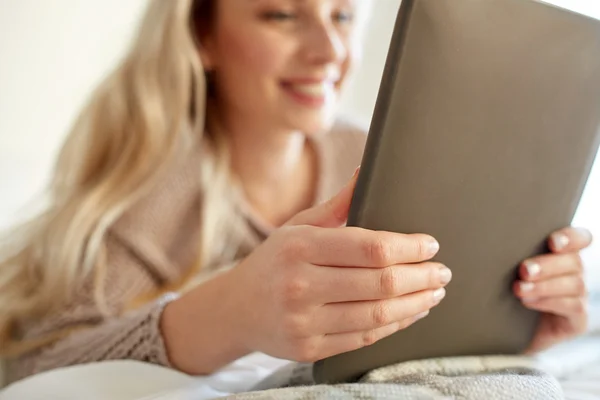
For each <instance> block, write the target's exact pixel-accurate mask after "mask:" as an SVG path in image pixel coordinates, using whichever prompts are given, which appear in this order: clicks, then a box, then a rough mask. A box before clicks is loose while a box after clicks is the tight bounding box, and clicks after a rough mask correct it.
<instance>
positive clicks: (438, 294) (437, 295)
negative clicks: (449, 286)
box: [433, 288, 446, 303]
mask: <svg viewBox="0 0 600 400" xmlns="http://www.w3.org/2000/svg"><path fill="white" fill-rule="evenodd" d="M444 296H446V289H444V288H440V289H438V290H436V291H435V292H433V301H434V302H436V303H439V302H440V301H441V300H442V299H443V298H444Z"/></svg>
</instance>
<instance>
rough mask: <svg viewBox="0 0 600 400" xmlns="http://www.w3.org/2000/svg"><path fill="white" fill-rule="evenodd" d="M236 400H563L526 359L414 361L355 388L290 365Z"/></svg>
mask: <svg viewBox="0 0 600 400" xmlns="http://www.w3.org/2000/svg"><path fill="white" fill-rule="evenodd" d="M227 398H228V399H234V400H263V399H264V400H266V399H281V400H309V399H311V400H312V399H373V400H380V399H381V400H387V399H390V400H391V399H415V400H421V399H423V400H446V399H464V400H476V399H477V400H481V399H485V400H500V399H502V400H503V399H520V400H559V399H561V400H562V399H564V398H565V397H564V395H563V392H562V388H561V385H560V383H559V382H558V380H557V379H556V378H555V377H554V376H553V375H552V374H550V373H549V372H547V371H545V370H543V369H542V368H538V367H537V366H536V361H535V360H533V359H530V358H526V357H506V356H485V357H458V358H440V359H429V360H423V361H411V362H406V363H401V364H396V365H392V366H387V367H383V368H379V369H375V370H373V371H371V372H369V373H368V374H366V375H365V376H363V377H362V378H361V379H360V380H359V381H358V382H356V383H346V384H335V385H315V384H314V382H313V380H312V365H310V364H291V365H289V366H285V367H283V368H282V369H281V370H279V371H277V372H276V373H275V374H273V375H271V376H270V377H268V378H267V379H265V380H264V381H262V382H261V383H259V384H258V385H257V386H256V387H255V388H254V390H253V391H251V392H246V393H240V394H236V395H233V396H228V397H227Z"/></svg>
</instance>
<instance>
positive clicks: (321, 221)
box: [285, 167, 360, 228]
mask: <svg viewBox="0 0 600 400" xmlns="http://www.w3.org/2000/svg"><path fill="white" fill-rule="evenodd" d="M359 170H360V167H358V168H357V169H356V171H355V172H354V175H352V178H351V179H350V181H349V182H348V183H347V184H346V185H345V186H344V187H343V188H342V190H340V191H339V192H338V193H337V194H336V195H335V196H333V197H332V198H330V199H329V200H327V201H326V202H324V203H322V204H319V205H317V206H315V207H312V208H309V209H308V210H304V211H302V212H300V213H298V214H296V215H295V216H294V217H292V219H290V220H289V221H288V222H287V223H286V224H285V225H288V226H289V225H312V226H320V227H322V228H335V227H338V226H341V225H343V224H344V223H345V222H346V220H347V219H348V211H349V210H350V203H351V202H352V195H353V194H354V188H355V187H356V180H357V178H358V172H359Z"/></svg>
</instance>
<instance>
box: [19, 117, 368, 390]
mask: <svg viewBox="0 0 600 400" xmlns="http://www.w3.org/2000/svg"><path fill="white" fill-rule="evenodd" d="M312 140H313V143H314V145H315V149H316V150H317V154H318V162H319V163H318V164H319V171H320V174H319V181H318V187H317V195H316V199H315V203H320V202H322V201H324V200H326V199H328V198H329V197H331V196H333V195H334V194H335V193H336V192H337V191H338V190H339V189H340V188H341V187H342V186H343V185H344V184H345V183H346V182H347V181H348V180H349V179H350V177H351V175H352V173H353V172H354V170H355V169H356V167H357V166H358V165H359V164H360V162H361V158H362V152H363V148H364V145H365V140H366V134H365V132H364V130H361V129H358V128H357V127H355V126H352V125H350V124H347V123H342V122H338V123H336V125H335V126H334V128H333V129H332V130H331V131H330V132H328V133H327V134H323V135H321V136H318V137H316V138H314V139H312ZM200 158H201V157H200V155H199V154H196V155H194V156H190V158H189V159H187V160H183V161H182V162H181V163H180V164H179V165H178V166H177V168H175V169H174V170H173V171H172V172H171V173H170V174H169V176H167V177H166V179H164V181H162V183H160V184H159V185H157V187H156V188H155V190H154V191H153V192H152V193H151V194H150V195H148V196H147V197H146V198H144V199H143V200H142V201H140V202H139V203H138V204H137V205H136V206H135V207H133V208H132V209H131V210H129V211H128V212H127V213H126V214H125V215H124V216H123V217H122V218H121V219H120V220H119V221H118V222H117V223H116V224H115V226H113V227H112V229H111V230H110V231H109V234H108V236H107V238H106V239H107V250H108V252H107V255H108V265H109V267H108V272H107V275H106V278H105V281H104V293H105V296H106V301H107V304H108V311H109V314H108V315H105V314H103V313H102V312H101V310H100V308H99V307H98V306H97V305H96V304H95V302H94V297H93V290H92V284H91V280H90V281H88V282H87V283H86V284H84V285H82V286H81V287H80V288H78V290H77V295H76V296H75V298H74V300H73V301H72V302H71V304H68V305H66V306H65V307H63V308H62V310H61V311H60V312H59V313H57V314H54V315H51V316H48V317H46V318H45V319H42V320H36V321H27V322H23V323H22V324H21V326H20V331H21V332H22V336H23V337H24V338H27V339H32V338H37V337H42V336H44V335H47V334H49V333H51V332H54V331H56V330H63V329H65V328H69V327H73V326H78V325H82V324H85V325H91V326H92V327H91V328H87V329H85V330H80V331H75V332H74V333H71V334H70V335H69V336H68V337H66V338H65V339H62V340H60V341H58V342H56V343H54V344H52V345H49V346H47V347H45V348H41V349H39V350H36V351H35V352H32V353H30V354H26V355H24V356H22V357H20V358H18V359H15V360H12V361H10V362H9V370H8V378H9V381H15V380H18V379H21V378H23V377H26V376H28V375H32V374H36V373H39V372H42V371H46V370H49V369H54V368H58V367H64V366H69V365H75V364H83V363H90V362H96V361H102V360H114V359H132V360H139V361H144V362H149V363H155V364H160V365H164V366H169V360H168V357H167V354H166V351H165V346H164V344H163V340H162V336H161V332H160V330H159V319H160V316H161V312H162V309H163V306H164V304H165V303H166V302H167V301H168V300H169V299H168V298H163V299H160V300H158V301H156V302H153V303H151V304H147V305H146V306H145V307H143V308H141V309H136V310H134V311H129V312H124V306H125V305H126V304H127V303H128V302H129V301H131V300H132V299H134V298H136V297H138V296H140V295H142V294H144V293H148V292H151V291H152V290H154V289H157V288H159V287H162V286H164V285H165V284H168V283H173V282H176V281H178V279H179V278H181V277H182V276H183V275H184V274H185V273H186V269H187V268H189V267H190V266H191V265H193V264H194V259H195V257H196V254H197V253H196V250H197V248H196V246H197V243H198V242H199V240H198V232H199V220H200V218H199V209H200V208H199V205H200V202H201V198H202V193H201V188H200V185H199V181H200V179H199V170H200ZM238 212H239V213H240V215H241V216H242V217H243V218H242V219H241V221H244V222H243V224H244V225H246V226H244V227H241V228H243V229H242V230H243V232H245V236H246V237H245V239H247V240H246V245H245V247H242V251H240V254H239V257H240V258H241V257H244V256H245V255H247V253H248V252H250V251H251V250H252V248H253V247H255V246H256V245H257V244H258V243H260V242H261V241H262V240H264V239H265V238H266V236H267V235H268V234H269V229H268V228H266V227H264V226H261V225H260V224H259V223H258V222H257V221H255V220H254V219H253V218H252V217H251V216H250V215H249V214H247V213H246V212H245V211H243V207H240V208H239V209H238ZM206 329H210V327H207V328H206Z"/></svg>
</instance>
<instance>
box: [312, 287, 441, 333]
mask: <svg viewBox="0 0 600 400" xmlns="http://www.w3.org/2000/svg"><path fill="white" fill-rule="evenodd" d="M445 295H446V290H445V289H444V288H440V289H437V290H425V291H422V292H419V293H413V294H410V295H406V296H402V297H397V298H393V299H388V300H380V301H363V302H353V303H337V304H328V305H326V306H323V307H322V308H321V309H320V310H319V311H318V312H317V313H315V321H314V326H316V327H319V328H320V329H322V331H321V332H325V333H326V334H336V333H349V332H358V331H372V330H374V329H378V328H382V327H385V326H389V325H392V324H394V323H398V322H402V321H407V320H410V319H411V318H413V317H415V316H418V315H419V316H421V315H424V314H423V313H428V312H429V310H430V309H431V308H432V307H435V306H436V305H438V304H439V303H440V301H441V300H442V299H443V298H444V296H445Z"/></svg>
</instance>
